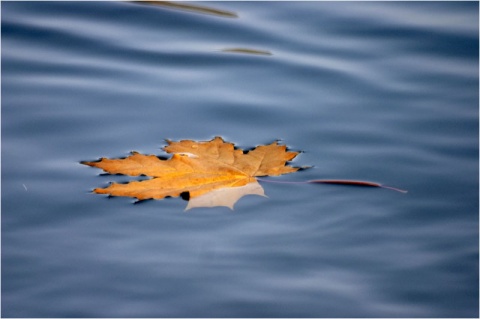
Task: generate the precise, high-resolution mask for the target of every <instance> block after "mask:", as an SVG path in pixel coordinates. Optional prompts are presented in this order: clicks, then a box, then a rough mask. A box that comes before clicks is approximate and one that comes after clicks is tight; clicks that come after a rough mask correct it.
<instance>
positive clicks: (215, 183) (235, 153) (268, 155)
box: [82, 137, 299, 209]
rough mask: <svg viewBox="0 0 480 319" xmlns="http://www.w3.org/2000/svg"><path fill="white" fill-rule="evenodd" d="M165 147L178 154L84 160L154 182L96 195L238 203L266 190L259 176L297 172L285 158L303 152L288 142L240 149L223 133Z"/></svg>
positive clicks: (200, 203) (100, 191)
mask: <svg viewBox="0 0 480 319" xmlns="http://www.w3.org/2000/svg"><path fill="white" fill-rule="evenodd" d="M167 143H168V145H167V146H166V147H165V148H164V150H165V151H166V152H167V153H171V154H173V156H172V157H171V158H169V159H168V160H161V159H159V158H158V157H157V156H155V155H143V154H139V153H136V152H134V153H132V155H131V156H129V157H127V158H125V159H107V158H102V159H101V160H100V161H97V162H82V164H85V165H89V166H93V167H98V168H101V169H103V170H104V171H106V172H108V173H110V174H124V175H131V176H138V175H147V176H150V177H152V179H149V180H143V181H132V182H129V183H127V184H118V183H112V184H111V185H110V186H108V187H107V188H96V189H94V190H93V191H94V192H95V193H97V194H109V195H112V196H129V197H135V198H137V199H138V200H144V199H151V198H154V199H162V198H165V197H167V196H171V197H177V196H180V195H181V194H185V193H188V194H189V204H188V206H187V209H190V208H193V207H212V206H227V207H230V208H232V209H233V205H234V204H235V202H236V201H237V200H239V199H240V198H241V197H242V196H244V195H247V194H255V195H263V196H264V194H263V188H262V187H261V186H260V184H258V182H257V180H256V178H255V176H267V175H268V176H275V175H282V174H287V173H292V172H295V171H297V170H298V169H299V168H298V167H291V166H286V162H287V161H290V160H292V159H293V158H294V157H295V156H297V155H298V152H289V151H287V147H286V146H285V145H278V144H277V142H273V143H272V144H270V145H261V146H258V147H256V148H255V149H253V150H251V151H249V152H243V151H242V150H241V149H235V147H234V145H233V144H232V143H228V142H225V141H224V140H223V139H222V138H221V137H215V138H214V139H212V140H211V141H205V142H196V141H191V140H183V141H179V142H173V141H168V140H167Z"/></svg>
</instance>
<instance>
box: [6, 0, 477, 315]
mask: <svg viewBox="0 0 480 319" xmlns="http://www.w3.org/2000/svg"><path fill="white" fill-rule="evenodd" d="M200 4H201V5H203V6H209V7H214V8H217V9H221V10H227V11H229V12H234V13H236V15H237V17H236V18H235V17H225V16H217V15H207V14H201V13H199V12H195V11H190V12H187V11H181V10H175V9H173V8H165V7H156V6H148V5H139V4H135V3H127V2H125V3H116V2H40V3H32V2H2V3H1V9H2V60H1V62H2V108H1V124H2V131H1V133H2V139H1V142H2V158H1V164H2V211H1V212H2V238H1V239H2V278H1V279H2V315H3V316H4V317H58V316H60V317H70V316H74V317H91V316H93V317H129V316H133V317H163V316H168V317H185V316H186V317H205V316H208V317H230V316H235V317H252V316H253V317H365V316H366V317H477V316H478V314H479V313H478V297H479V291H478V279H479V278H478V270H479V269H478V257H479V255H478V249H479V246H478V243H479V242H478V227H479V224H478V210H479V207H478V196H479V189H478V175H479V171H478V142H479V141H478V116H479V114H478V103H479V101H478V85H479V82H478V67H479V65H478V54H479V51H478V9H479V8H478V3H475V2H456V3H451V2H428V3H424V2H413V3H405V2H394V3H383V2H365V3H350V2H295V3H293V2H276V3H264V2H259V3H253V2H241V3H240V2H212V3H197V5H200ZM228 48H249V49H256V50H266V51H269V52H271V54H272V55H269V56H268V55H254V54H245V53H227V52H222V50H224V49H228ZM215 135H221V136H223V137H224V138H225V139H226V140H229V141H232V142H235V143H236V144H237V145H238V146H239V147H242V148H248V147H254V146H256V145H259V144H264V143H268V142H271V141H273V140H275V139H282V141H283V142H284V143H285V144H287V145H288V146H289V147H290V148H292V149H293V150H302V151H304V153H302V154H301V155H300V156H299V157H298V158H297V159H295V161H294V162H293V165H314V166H315V167H314V168H312V169H309V170H304V171H301V172H298V173H296V174H292V175H286V176H282V177H278V178H274V179H275V180H282V181H287V180H289V181H291V180H308V179H315V178H344V179H362V180H370V181H376V182H381V183H385V184H388V185H392V186H397V187H400V188H404V189H408V191H409V192H408V194H406V195H403V194H400V193H396V192H393V191H388V190H382V189H365V188H352V187H338V186H337V187H335V186H326V185H324V186H320V185H286V184H272V183H265V184H264V188H265V191H266V193H267V195H268V196H269V198H262V197H259V196H247V197H245V198H242V199H241V200H240V201H239V202H238V203H237V205H236V207H235V211H234V212H231V211H230V210H228V209H227V208H221V207H220V208H213V209H203V208H202V209H194V210H192V211H189V212H188V213H184V212H183V209H184V207H185V206H186V202H185V201H182V200H181V199H178V198H177V199H168V200H162V201H147V202H144V203H142V204H139V205H133V204H132V203H133V200H132V199H128V198H112V199H107V198H106V197H104V196H100V195H94V194H92V193H90V191H91V190H92V189H93V188H95V187H99V186H105V185H107V184H108V182H110V181H127V180H128V178H127V177H122V176H101V175H99V174H100V170H97V169H92V168H89V167H86V166H83V165H80V164H79V162H80V161H81V160H95V159H97V158H99V157H102V156H106V157H122V156H126V155H128V152H129V151H132V150H135V151H139V152H145V153H152V154H162V151H161V149H160V148H161V147H162V146H164V139H165V138H169V139H174V140H178V139H184V138H188V139H195V140H208V139H211V138H212V137H214V136H215Z"/></svg>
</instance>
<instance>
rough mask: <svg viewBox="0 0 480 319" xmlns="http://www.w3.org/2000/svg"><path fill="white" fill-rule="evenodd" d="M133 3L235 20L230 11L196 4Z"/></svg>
mask: <svg viewBox="0 0 480 319" xmlns="http://www.w3.org/2000/svg"><path fill="white" fill-rule="evenodd" d="M134 3H139V4H149V5H155V6H160V7H166V8H171V9H178V10H184V11H191V12H196V13H203V14H211V15H216V16H221V17H226V18H236V17H237V14H236V13H234V12H231V11H225V10H220V9H216V8H212V7H205V6H199V5H196V4H186V3H179V2H170V1H148V0H147V1H135V2H134Z"/></svg>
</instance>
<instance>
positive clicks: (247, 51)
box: [221, 48, 272, 55]
mask: <svg viewBox="0 0 480 319" xmlns="http://www.w3.org/2000/svg"><path fill="white" fill-rule="evenodd" d="M221 51H222V52H231V53H243V54H255V55H272V52H270V51H267V50H257V49H247V48H228V49H223V50H221Z"/></svg>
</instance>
